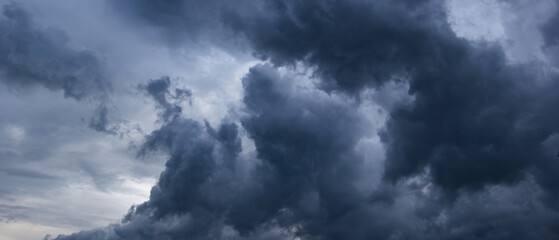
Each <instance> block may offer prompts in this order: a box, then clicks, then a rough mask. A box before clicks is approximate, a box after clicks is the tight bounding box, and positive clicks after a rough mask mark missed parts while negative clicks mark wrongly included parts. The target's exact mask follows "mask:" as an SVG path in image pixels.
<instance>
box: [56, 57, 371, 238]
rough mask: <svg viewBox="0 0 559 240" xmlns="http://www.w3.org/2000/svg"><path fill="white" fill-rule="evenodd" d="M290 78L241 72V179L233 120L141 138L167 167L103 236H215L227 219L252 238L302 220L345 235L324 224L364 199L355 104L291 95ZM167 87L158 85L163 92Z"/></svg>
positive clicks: (176, 126) (261, 70)
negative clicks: (244, 143)
mask: <svg viewBox="0 0 559 240" xmlns="http://www.w3.org/2000/svg"><path fill="white" fill-rule="evenodd" d="M287 82H288V80H285V79H282V77H280V76H279V75H278V73H276V72H275V70H274V69H273V68H271V67H269V66H257V67H254V68H252V69H251V70H250V73H249V74H248V75H247V76H246V77H245V78H244V79H243V85H244V88H245V98H244V103H245V105H246V107H247V113H248V114H249V115H248V116H247V117H245V118H243V119H242V125H243V127H244V128H245V129H246V131H247V133H248V136H249V137H250V138H251V139H253V140H254V143H255V146H256V151H257V159H254V160H250V161H251V162H253V164H254V165H253V166H252V167H251V168H250V172H248V173H246V174H247V175H246V176H242V175H239V174H240V173H242V172H241V171H243V169H244V168H243V167H242V166H239V164H241V165H242V163H239V162H238V161H239V159H238V154H239V153H240V151H241V144H240V139H239V137H238V127H237V125H236V124H234V123H224V124H221V125H220V127H219V128H218V129H213V128H212V127H211V126H210V125H209V124H207V123H206V125H205V126H204V125H201V124H199V123H197V122H194V121H192V120H188V119H184V118H181V117H175V118H167V122H166V124H164V126H162V127H161V128H160V129H158V130H156V131H154V132H152V133H151V134H150V135H149V136H148V137H147V140H146V143H145V145H144V148H145V149H147V150H162V151H165V152H168V153H169V155H170V158H169V160H168V161H167V163H166V170H165V171H164V172H163V173H162V174H161V176H160V179H159V182H158V184H157V186H156V187H154V188H153V189H152V191H151V196H150V200H149V201H148V202H146V203H144V204H141V205H139V206H137V207H135V208H133V210H132V211H131V212H130V213H129V214H128V215H127V216H126V218H125V220H124V223H123V225H120V226H118V227H117V228H115V229H112V230H110V231H109V233H110V234H112V232H114V233H116V234H117V235H118V234H119V233H123V234H122V236H121V238H122V239H127V237H129V236H134V237H140V236H142V234H147V235H146V236H145V237H143V238H141V239H156V238H158V237H162V236H166V237H169V238H171V239H209V238H213V239H216V238H221V237H222V236H221V235H222V234H223V233H222V231H223V228H224V226H229V227H230V228H233V229H234V230H235V231H237V232H239V234H241V235H242V236H245V237H247V238H249V239H250V237H251V236H252V237H257V236H260V235H259V234H258V233H259V232H260V231H264V230H263V229H265V228H267V226H269V225H272V226H273V225H276V224H278V223H275V222H280V223H279V224H280V225H284V226H286V227H287V226H296V225H301V226H302V228H304V229H305V232H307V233H306V234H308V235H310V236H328V235H332V236H336V235H337V234H344V233H328V231H327V230H328V229H327V227H326V225H325V224H326V223H328V222H330V221H334V220H335V219H337V218H339V217H340V216H343V215H345V214H347V213H348V212H350V211H352V210H354V209H356V208H358V207H359V204H360V203H362V202H363V201H365V200H366V199H367V196H366V195H365V194H362V193H359V192H358V191H356V189H355V188H354V187H352V183H353V182H354V181H355V178H357V177H358V176H359V175H358V173H359V166H361V164H362V159H361V158H360V157H359V156H358V155H357V154H356V153H355V152H354V148H355V145H356V143H357V141H358V140H359V139H360V138H361V137H362V136H363V134H364V133H366V132H367V131H365V130H364V129H363V127H364V126H363V124H362V119H361V118H360V117H359V115H358V114H356V113H354V112H352V111H350V109H351V108H348V107H347V106H346V105H344V104H342V103H338V102H336V101H335V100H333V99H329V98H328V97H327V96H326V95H324V96H321V97H319V96H310V95H304V94H300V93H295V92H291V89H292V87H293V86H291V85H290V84H288V83H287ZM154 83H155V81H152V82H150V84H148V86H149V85H151V84H154ZM158 83H161V82H158ZM163 83H166V82H165V81H163ZM163 85H165V86H163ZM163 85H162V86H159V87H161V88H157V89H159V90H162V89H168V85H166V84H163ZM154 89H155V87H154ZM157 92H165V90H162V91H157ZM161 103H163V104H161V105H162V106H166V105H167V102H166V101H161ZM167 110H168V109H166V108H163V110H162V111H163V112H166V111H167ZM175 112H176V111H175ZM286 120H289V121H286ZM318 122H320V123H319V124H317V123H318ZM244 161H247V159H244ZM245 164H246V163H245ZM245 168H246V167H245ZM173 218H177V219H178V220H177V221H174V220H173V222H174V224H178V225H179V226H180V227H177V228H176V229H172V230H169V229H167V230H168V231H167V232H161V231H164V230H163V229H159V228H158V227H157V225H158V224H161V223H163V222H164V221H171V220H172V219H173ZM169 219H171V220H169ZM138 225H139V226H138ZM145 225H147V226H145ZM146 229H149V230H146ZM82 234H83V233H82ZM236 235H237V234H236ZM134 237H133V238H134ZM60 239H63V238H60Z"/></svg>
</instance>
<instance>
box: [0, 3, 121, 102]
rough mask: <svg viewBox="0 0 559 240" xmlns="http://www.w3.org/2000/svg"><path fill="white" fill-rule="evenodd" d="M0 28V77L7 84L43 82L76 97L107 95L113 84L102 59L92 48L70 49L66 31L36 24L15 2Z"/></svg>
mask: <svg viewBox="0 0 559 240" xmlns="http://www.w3.org/2000/svg"><path fill="white" fill-rule="evenodd" d="M0 30H1V31H0V32H2V33H1V35H0V45H1V47H0V72H1V74H2V75H1V77H0V80H1V81H2V82H4V83H5V84H8V85H11V86H17V87H26V86H30V85H33V84H37V85H42V86H44V87H46V88H48V89H51V90H62V91H63V92H64V96H66V97H70V98H74V99H76V100H82V99H85V98H104V97H106V95H107V93H108V91H109V89H110V83H109V82H107V78H106V76H105V74H106V73H105V69H104V66H103V63H102V61H101V60H100V59H99V58H98V56H97V55H96V54H95V53H93V52H91V51H87V50H74V49H72V48H70V47H69V44H68V38H67V36H66V35H65V34H64V33H63V32H61V31H58V30H55V29H50V28H41V27H38V26H36V23H35V22H34V21H33V19H32V18H31V16H29V14H28V13H27V12H26V11H24V10H23V9H21V8H20V7H19V6H18V5H16V4H8V5H4V6H3V11H2V18H0Z"/></svg>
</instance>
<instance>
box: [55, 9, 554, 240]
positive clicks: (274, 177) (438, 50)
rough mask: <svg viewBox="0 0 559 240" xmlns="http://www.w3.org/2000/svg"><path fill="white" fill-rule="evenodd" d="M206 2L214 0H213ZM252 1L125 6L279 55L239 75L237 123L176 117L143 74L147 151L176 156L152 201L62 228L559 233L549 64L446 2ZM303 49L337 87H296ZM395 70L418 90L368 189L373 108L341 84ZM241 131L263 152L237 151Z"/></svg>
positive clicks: (99, 234)
mask: <svg viewBox="0 0 559 240" xmlns="http://www.w3.org/2000/svg"><path fill="white" fill-rule="evenodd" d="M127 4H132V3H130V2H128V3H127ZM213 4H218V5H219V6H220V8H218V9H219V11H217V10H216V9H213V8H212V9H210V10H208V9H206V8H207V7H208V6H213ZM247 4H248V5H243V4H239V5H227V4H219V2H217V1H216V2H213V1H212V2H211V3H210V4H209V5H204V4H201V5H197V2H196V1H173V2H168V3H167V4H163V3H155V2H149V3H148V2H139V3H137V5H136V6H135V7H134V8H132V11H135V12H134V13H132V14H136V15H137V17H139V18H140V19H142V20H143V21H147V22H149V23H150V24H155V25H159V26H163V27H165V28H167V30H170V31H172V30H176V31H178V32H179V33H183V34H187V33H192V34H194V35H196V34H205V31H204V30H203V27H206V26H207V25H205V24H214V23H215V22H213V21H214V20H210V22H207V20H206V18H207V17H209V16H212V17H219V18H220V21H222V24H224V25H225V26H227V27H229V28H230V30H232V31H234V32H236V33H237V34H239V35H240V36H243V37H244V38H245V39H246V41H248V43H249V44H250V45H251V46H252V50H253V51H254V53H255V55H256V56H257V57H259V58H261V59H263V60H269V61H270V62H271V64H272V66H269V65H258V66H256V67H253V68H251V69H250V71H249V73H248V74H247V75H246V76H245V77H244V78H243V87H244V98H243V103H244V106H245V108H246V109H245V110H246V115H245V116H244V117H242V118H241V119H240V123H241V126H242V129H240V128H239V127H238V125H237V124H235V123H222V124H221V125H220V126H219V127H218V128H217V129H214V128H213V127H212V126H211V125H210V124H209V123H206V124H205V125H203V124H201V123H199V122H196V121H193V120H190V119H186V118H184V117H182V116H181V115H180V114H181V112H182V109H181V108H180V106H178V105H176V104H175V103H172V102H170V101H169V99H168V97H169V96H171V91H170V90H169V89H170V88H169V85H170V80H169V79H168V78H165V77H163V78H161V79H158V80H152V81H150V82H149V83H148V84H147V85H145V86H142V89H145V90H146V91H147V92H148V94H149V95H150V96H151V97H152V98H153V99H154V100H155V101H156V103H157V104H158V105H159V107H160V109H161V110H162V111H161V118H162V120H163V126H162V127H161V128H160V129H158V130H156V131H154V132H152V133H151V134H149V135H148V136H147V138H146V143H145V145H144V147H143V150H142V151H144V152H149V151H163V152H166V153H168V154H169V159H168V161H167V163H166V169H165V171H164V172H163V173H162V174H161V176H160V179H159V182H158V184H157V185H156V186H155V187H154V188H153V189H152V191H151V195H150V199H149V200H148V201H147V202H145V203H143V204H140V205H138V206H135V207H133V208H132V209H131V210H130V212H129V213H128V214H127V215H126V217H125V218H124V220H123V222H122V223H121V224H116V225H111V226H109V227H108V228H106V229H101V230H93V231H86V232H81V233H76V234H73V235H70V236H59V237H57V238H56V239H59V240H61V239H228V238H229V239H265V236H266V234H269V233H271V232H273V230H274V229H277V228H279V229H282V230H283V231H284V235H281V234H280V235H274V234H272V236H274V237H277V238H282V237H283V238H288V237H289V236H298V237H301V238H303V239H371V238H372V239H515V238H516V239H526V238H538V239H554V238H557V237H558V235H559V233H558V232H557V231H556V230H554V229H555V228H556V227H557V225H556V224H555V222H556V220H557V212H556V211H555V210H553V207H556V205H555V202H554V201H556V199H557V198H556V197H557V189H558V187H557V186H558V185H557V183H556V181H553V179H554V176H556V174H557V168H556V167H557V166H556V165H557V164H556V163H557V161H556V157H555V154H556V153H555V152H554V153H553V156H552V157H551V156H549V152H551V151H552V149H553V148H556V145H557V137H556V136H557V132H558V131H559V127H558V125H557V124H556V122H557V120H559V112H558V110H557V109H558V108H556V107H554V106H555V103H556V102H557V100H558V96H559V95H558V94H556V93H554V91H553V89H557V88H556V87H557V84H556V82H557V81H556V79H557V76H556V75H554V74H553V73H551V74H549V73H547V69H544V68H545V67H541V66H539V65H538V63H534V64H532V65H530V64H524V65H510V64H509V63H508V62H507V59H506V57H505V56H504V53H503V50H502V49H501V48H500V47H499V46H497V45H494V44H492V43H471V42H468V41H466V40H465V39H462V38H459V37H457V36H456V35H455V34H454V32H453V31H452V29H451V28H450V26H449V24H448V22H447V19H446V13H445V7H444V2H442V1H390V2H381V1H370V2H365V1H305V2H300V1H261V2H258V3H247ZM123 6H126V5H123ZM117 7H119V6H117ZM120 7H121V6H120ZM138 9H139V10H138ZM204 10H207V12H204ZM216 11H217V13H216ZM127 14H130V12H128V13H127ZM183 14H185V15H184V16H183ZM204 14H207V15H204ZM198 21H200V22H201V25H200V29H197V28H196V26H195V25H196V24H197V23H198ZM298 62H302V63H303V64H305V66H306V67H309V68H311V69H313V70H314V73H315V74H314V78H315V79H318V80H319V81H320V88H321V89H323V90H326V92H327V93H328V94H327V93H324V92H320V93H317V92H313V91H303V90H300V89H298V88H297V87H295V86H293V82H292V81H294V80H291V79H290V78H289V77H284V76H281V74H279V73H278V72H277V70H276V69H275V68H276V67H280V66H291V65H295V64H297V63H298ZM390 81H396V82H398V83H401V82H404V83H406V84H408V85H409V91H408V94H409V95H410V96H412V97H413V102H411V103H410V102H406V103H405V104H395V105H396V106H391V109H390V111H391V112H390V114H389V119H388V121H387V122H386V127H385V129H384V130H383V131H382V132H381V133H380V135H381V138H382V141H383V143H384V144H385V147H386V162H385V164H384V181H385V182H382V183H380V186H379V187H378V188H377V189H375V191H373V194H372V195H371V194H370V193H368V192H362V191H359V190H358V189H357V188H356V187H355V183H356V181H357V180H359V179H361V178H362V177H363V174H367V173H366V172H363V171H362V166H363V165H362V164H363V160H364V159H363V156H361V155H360V154H358V153H357V152H356V145H357V144H358V142H359V140H360V139H362V138H364V137H366V136H367V134H368V127H367V125H366V121H365V120H364V118H363V116H361V115H360V114H359V113H358V112H357V111H356V105H357V103H353V104H352V103H350V102H351V101H349V100H346V101H338V100H337V99H336V97H339V96H340V95H342V96H347V95H350V96H360V95H359V94H360V93H361V92H362V91H363V90H365V89H368V88H379V87H382V86H384V85H385V84H386V83H387V82H390ZM175 95H182V94H181V93H178V92H176V93H175ZM243 131H245V132H244V133H246V134H247V136H248V137H249V138H250V140H252V141H253V143H254V146H255V149H256V150H255V151H256V158H255V159H252V158H250V157H246V156H245V155H242V154H240V153H242V151H243V149H242V148H241V147H240V146H242V144H241V142H240V133H243ZM243 164H244V165H243ZM237 166H245V167H246V168H248V169H249V170H248V171H247V172H242V168H237ZM240 173H244V174H243V175H242V176H240ZM418 178H419V180H417V179H418ZM532 179H533V180H532ZM413 181H417V182H419V183H409V182H413ZM532 181H534V182H532ZM523 184H528V187H527V189H529V190H531V191H532V190H533V191H536V192H537V193H535V194H533V193H532V192H529V194H526V191H525V190H526V189H525V188H524V187H523V186H524V185H523ZM503 189H505V190H503ZM538 191H541V192H538ZM449 196H450V197H451V198H450V200H451V201H448V200H449V198H448V197H449ZM501 196H505V197H504V198H501ZM540 198H541V199H543V200H544V202H543V203H545V204H542V202H541V201H539V200H540ZM550 206H551V207H552V208H549V207H550Z"/></svg>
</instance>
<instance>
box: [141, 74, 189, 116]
mask: <svg viewBox="0 0 559 240" xmlns="http://www.w3.org/2000/svg"><path fill="white" fill-rule="evenodd" d="M170 86H171V80H170V79H169V77H167V76H163V77H161V78H159V79H155V80H151V81H150V82H149V83H148V84H147V85H140V86H138V88H139V89H141V90H144V91H145V92H146V93H147V94H148V95H149V96H150V97H151V98H153V99H154V100H155V102H156V103H157V106H158V107H160V108H162V109H163V110H164V111H163V112H162V113H161V118H162V120H163V121H165V122H168V121H171V120H172V119H174V118H176V117H178V116H179V115H180V114H181V112H182V108H181V107H180V106H179V105H177V104H180V102H182V101H184V100H189V102H191V101H190V98H191V97H192V91H190V90H188V89H180V88H177V89H175V94H174V95H172V94H171V89H170ZM169 98H171V99H174V100H177V101H178V102H177V103H171V102H169V100H168V99H169Z"/></svg>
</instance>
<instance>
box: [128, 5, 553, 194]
mask: <svg viewBox="0 0 559 240" xmlns="http://www.w3.org/2000/svg"><path fill="white" fill-rule="evenodd" d="M173 3H174V4H176V5H180V6H181V7H182V8H187V9H189V10H188V11H191V10H192V11H193V10H196V9H197V8H193V7H189V6H205V4H201V5H198V4H196V2H195V1H178V2H173ZM212 4H213V3H212ZM148 6H149V5H146V4H139V5H138V8H141V9H147V7H148ZM173 6H174V5H173ZM160 7H163V6H160ZM175 7H176V6H175ZM155 9H159V8H155ZM163 9H165V11H153V12H152V13H151V14H150V15H149V16H148V15H145V14H139V16H140V17H141V18H142V19H144V20H147V21H149V22H152V23H154V24H162V22H161V19H160V18H154V16H158V14H162V15H165V16H169V18H165V21H169V22H166V24H165V26H167V27H171V28H173V29H175V30H176V31H181V30H182V29H183V28H182V27H178V28H175V27H176V26H177V24H179V23H183V24H188V21H184V20H180V19H179V18H177V16H181V15H180V13H178V12H174V11H173V12H169V11H171V9H176V8H172V6H168V5H165V6H164V8H163ZM179 9H180V8H179ZM220 9H221V11H220V13H219V14H216V13H215V9H214V10H212V11H210V12H208V14H209V15H212V16H214V15H215V16H216V17H220V18H221V19H222V21H223V24H224V25H226V26H228V27H230V28H231V29H232V30H233V31H235V32H237V33H238V34H239V35H241V36H244V37H245V38H246V39H247V40H248V42H249V43H250V45H252V47H253V51H254V52H255V54H256V55H257V56H259V57H261V58H262V59H269V60H270V61H271V62H272V63H273V64H274V65H276V66H281V65H292V64H295V63H296V62H297V61H302V62H304V63H306V64H307V65H308V66H309V67H313V68H314V69H315V72H314V73H315V75H316V77H317V78H319V79H320V80H321V82H322V83H321V87H322V88H323V89H326V90H328V91H332V90H333V91H342V92H346V93H355V94H358V93H359V92H360V91H361V90H363V89H365V88H368V87H379V86H382V85H383V84H384V83H386V82H387V81H407V82H408V83H409V85H410V90H409V94H410V95H412V96H413V97H414V98H415V102H414V103H413V104H412V105H411V106H402V107H399V108H396V109H395V110H393V112H392V113H391V114H390V116H391V118H390V120H389V121H388V123H387V129H386V131H384V134H383V136H384V138H383V139H384V141H385V142H386V144H387V146H388V152H387V154H388V159H387V164H386V179H388V180H392V181H394V180H398V179H402V178H405V177H409V176H413V175H415V174H417V173H420V172H421V171H423V169H424V168H425V167H427V168H428V169H430V173H431V175H432V176H433V180H434V181H435V183H437V184H439V185H441V186H443V187H445V188H447V189H449V190H456V189H461V188H468V189H479V188H481V187H483V186H485V185H486V184H499V183H510V182H514V181H516V180H519V179H522V176H523V174H524V173H525V170H526V169H528V168H530V167H532V166H534V165H536V164H537V163H538V161H539V160H541V158H542V156H540V153H541V152H540V150H539V148H540V145H541V143H542V142H543V141H544V140H545V139H546V138H547V137H549V136H551V135H552V134H553V133H554V132H556V131H557V129H556V127H555V126H554V125H553V124H543V125H542V124H541V123H540V122H537V120H538V119H536V118H532V117H531V115H534V116H536V115H541V114H543V113H544V112H548V111H549V110H544V109H541V110H542V111H544V112H541V113H540V112H533V111H531V109H532V108H533V105H537V104H539V101H536V100H535V99H537V98H539V97H541V96H543V95H550V96H548V97H547V98H552V96H553V95H554V94H553V93H552V92H550V91H546V89H547V88H549V87H553V86H545V87H543V88H542V87H541V86H539V87H538V86H536V84H535V82H536V81H537V79H538V78H539V76H537V75H538V74H539V73H538V71H539V70H538V69H531V68H530V67H529V66H528V67H526V66H516V67H515V66H508V65H507V63H506V59H505V56H504V54H503V51H502V50H501V49H500V48H499V47H498V46H493V45H492V44H489V43H488V44H476V45H473V44H472V43H470V42H468V41H466V40H465V39H461V38H459V37H457V36H456V35H455V34H454V32H453V31H452V29H451V28H450V26H449V24H448V21H447V19H446V8H445V6H444V3H443V2H441V1H391V2H389V3H388V2H382V1H304V2H301V1H261V2H258V3H249V4H245V5H241V6H230V5H226V4H222V5H221V8H220ZM198 15H200V13H197V14H185V16H187V17H189V18H196V19H198V20H203V18H197V16H198ZM551 22H553V20H551ZM548 25H550V26H551V25H552V24H548ZM186 31H188V30H186ZM550 32H552V31H550ZM196 34H200V33H196ZM548 35H550V34H548ZM551 35H552V34H551ZM548 38H549V37H548ZM540 91H543V92H540ZM555 116H556V114H553V113H552V114H550V117H551V118H552V119H555V120H557V119H556V117H555ZM518 126H522V127H518ZM525 126H534V127H525ZM535 126H537V127H535Z"/></svg>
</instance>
